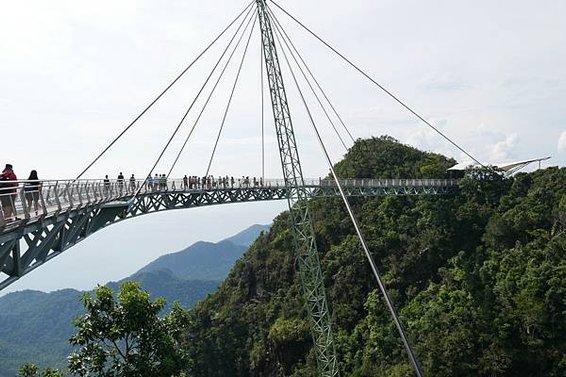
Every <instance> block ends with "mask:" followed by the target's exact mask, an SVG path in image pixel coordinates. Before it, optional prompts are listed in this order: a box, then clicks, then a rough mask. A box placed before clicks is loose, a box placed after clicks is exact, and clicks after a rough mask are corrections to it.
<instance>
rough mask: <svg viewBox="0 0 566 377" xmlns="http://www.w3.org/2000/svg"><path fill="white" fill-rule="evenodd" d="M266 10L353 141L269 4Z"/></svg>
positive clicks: (344, 124) (353, 141)
mask: <svg viewBox="0 0 566 377" xmlns="http://www.w3.org/2000/svg"><path fill="white" fill-rule="evenodd" d="M266 9H267V11H268V12H269V15H270V16H271V17H272V19H273V20H274V21H275V25H276V27H278V28H279V29H280V30H281V31H282V35H283V36H284V37H285V38H284V40H285V39H286V40H287V41H288V42H289V44H290V45H291V47H292V48H293V50H294V51H295V54H296V55H297V56H298V57H299V59H300V60H301V62H302V63H303V65H304V66H305V68H306V70H307V72H308V73H309V75H310V77H311V78H312V79H313V81H314V82H315V84H316V86H317V87H318V89H319V90H320V92H321V93H322V95H323V97H324V99H325V100H326V102H327V103H328V105H330V108H331V109H332V111H333V112H334V115H335V116H336V118H338V120H339V121H340V123H341V124H342V128H344V131H346V133H347V134H348V136H349V137H350V140H351V141H352V143H355V142H356V140H355V139H354V137H353V136H352V133H351V132H350V130H349V129H348V126H346V123H345V122H344V120H343V119H342V117H341V116H340V114H339V113H338V111H337V110H336V107H334V105H333V104H332V101H330V98H328V95H327V94H326V92H325V91H324V89H322V86H321V85H320V83H319V82H318V80H317V79H316V77H315V75H314V73H312V70H311V69H310V68H309V66H308V64H307V63H306V62H305V60H304V59H303V57H302V55H301V53H300V52H299V50H298V49H297V47H296V46H295V44H294V43H293V41H292V40H291V38H290V37H289V35H288V34H287V32H286V31H285V29H284V28H283V26H282V25H281V23H280V22H279V20H278V19H277V17H276V16H275V14H274V13H273V11H272V10H271V8H270V7H269V6H267V7H266Z"/></svg>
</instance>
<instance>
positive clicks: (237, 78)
mask: <svg viewBox="0 0 566 377" xmlns="http://www.w3.org/2000/svg"><path fill="white" fill-rule="evenodd" d="M256 22H257V18H255V17H254V23H253V25H252V28H251V31H250V35H249V36H248V41H247V43H246V48H245V49H244V54H243V55H242V60H241V61H240V66H239V67H238V73H237V74H236V79H235V80H234V86H233V87H232V92H231V93H230V98H229V99H228V104H227V105H226V110H225V111H224V116H223V118H222V123H221V124H220V129H219V130H218V136H217V137H216V142H215V143H214V149H213V150H212V155H211V156H210V161H209V162H208V167H207V168H206V174H205V175H204V176H205V177H208V174H209V173H210V167H211V166H212V161H213V160H214V155H215V154H216V148H217V147H218V142H219V141H220V136H221V135H222V130H223V129H224V125H225V123H226V118H227V117H228V111H230V105H231V104H232V99H233V98H234V93H235V92H236V87H237V86H238V80H239V78H240V73H242V67H243V66H244V62H245V60H246V55H247V53H248V47H249V46H250V41H251V39H252V35H253V31H254V29H255V25H256Z"/></svg>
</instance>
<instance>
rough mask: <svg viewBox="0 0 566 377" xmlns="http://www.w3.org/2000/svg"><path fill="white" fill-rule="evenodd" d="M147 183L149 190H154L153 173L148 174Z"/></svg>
mask: <svg viewBox="0 0 566 377" xmlns="http://www.w3.org/2000/svg"><path fill="white" fill-rule="evenodd" d="M145 183H146V184H147V189H148V190H149V191H153V177H152V176H151V174H149V175H148V176H147V178H146V179H145Z"/></svg>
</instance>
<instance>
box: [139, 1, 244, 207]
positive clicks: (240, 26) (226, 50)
mask: <svg viewBox="0 0 566 377" xmlns="http://www.w3.org/2000/svg"><path fill="white" fill-rule="evenodd" d="M252 9H253V8H251V9H250V10H249V11H248V14H247V15H246V17H244V19H243V20H242V22H241V23H240V25H239V26H238V29H237V30H236V32H235V33H234V35H233V36H232V39H230V42H228V45H227V46H226V48H225V49H224V51H223V52H222V55H221V56H220V58H219V59H218V61H217V62H216V64H215V65H214V67H213V68H212V70H211V71H210V74H209V75H208V77H207V78H206V80H205V82H204V84H203V85H202V87H201V88H200V90H199V92H198V93H197V95H196V97H195V99H194V100H193V102H192V103H191V105H190V106H189V108H188V109H187V111H186V112H185V114H184V115H183V118H182V119H181V121H180V122H179V124H178V125H177V128H175V130H174V132H173V134H172V135H171V137H170V138H169V140H168V141H167V143H166V144H165V146H164V147H163V150H162V151H161V153H160V154H159V157H158V158H157V160H156V161H155V163H154V164H153V167H152V168H151V169H150V171H149V173H148V176H151V174H152V173H153V171H154V170H155V168H156V167H157V165H158V164H159V162H160V161H161V158H162V157H163V155H164V154H165V151H166V150H167V148H169V145H170V144H171V142H172V141H173V139H174V138H175V136H176V135H177V132H179V129H180V128H181V126H182V125H183V123H184V121H185V119H186V118H187V116H188V115H189V113H190V111H191V110H192V108H193V106H194V105H195V103H196V102H197V100H198V98H199V97H200V95H201V94H202V92H203V91H204V89H205V87H206V85H207V84H208V82H209V81H210V79H211V78H212V76H213V75H214V72H215V71H216V68H218V66H219V65H220V63H221V61H222V59H223V58H224V56H225V55H226V53H227V52H228V50H229V48H230V46H231V45H232V42H234V39H236V36H237V35H238V33H239V32H240V29H241V28H242V26H243V25H244V24H245V22H246V19H247V18H248V16H249V15H250V13H251V14H252V18H250V20H251V19H253V18H254V17H253V13H255V12H252ZM248 23H249V21H248ZM146 184H147V179H145V180H144V181H143V183H142V184H141V185H140V187H139V188H138V189H137V191H136V193H135V194H134V196H133V197H132V199H134V198H136V197H137V196H138V195H139V193H140V192H141V190H142V189H143V187H144V186H145V185H146Z"/></svg>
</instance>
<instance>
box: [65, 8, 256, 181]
mask: <svg viewBox="0 0 566 377" xmlns="http://www.w3.org/2000/svg"><path fill="white" fill-rule="evenodd" d="M253 3H254V1H252V2H251V3H249V4H248V6H247V7H245V8H244V10H243V11H242V12H241V13H240V14H238V16H237V17H236V18H234V20H232V22H230V24H229V25H228V26H226V28H224V30H222V32H220V34H219V35H218V36H217V37H216V38H215V39H214V40H213V41H212V42H211V43H210V44H209V45H208V46H207V47H206V48H205V49H204V50H203V51H202V52H201V53H200V54H199V55H198V56H197V57H196V59H194V60H193V61H192V62H191V63H190V64H189V65H188V66H187V67H186V68H185V69H184V70H183V71H182V72H181V74H179V75H178V76H177V77H176V78H175V79H174V80H173V81H172V82H171V83H170V84H169V85H168V86H167V87H166V88H165V90H163V91H162V92H161V94H159V95H158V96H157V97H156V98H155V99H154V100H153V101H152V102H151V103H150V104H149V105H148V106H147V107H146V108H145V109H144V110H143V111H142V112H141V113H140V114H139V115H138V116H137V117H136V118H135V119H134V120H133V121H132V122H131V123H130V124H129V125H128V126H127V127H126V128H125V129H124V130H123V131H122V132H121V133H120V134H119V135H118V136H117V137H116V138H115V139H114V140H113V141H112V142H111V143H110V144H109V145H108V146H107V147H106V148H105V149H104V150H103V151H102V153H100V154H99V155H98V156H97V157H96V158H95V159H94V160H93V161H92V162H91V163H90V164H89V165H88V166H87V167H86V168H85V169H84V170H83V171H82V172H81V173H80V174H79V175H78V176H77V177H76V178H75V181H77V180H79V179H80V178H81V177H82V176H83V175H84V174H85V173H86V172H87V171H88V170H89V169H90V168H91V167H92V166H93V165H94V164H95V163H96V162H97V161H98V160H100V158H101V157H102V156H103V155H104V154H105V153H106V152H108V150H109V149H110V148H112V146H113V145H114V144H116V142H117V141H118V140H120V138H122V136H124V134H125V133H126V132H128V130H129V129H130V128H132V126H133V125H134V124H136V123H137V121H138V120H139V119H140V118H141V117H142V116H143V115H144V114H145V113H146V112H147V111H148V110H149V109H151V108H152V107H153V105H155V103H156V102H157V101H159V99H161V97H163V95H165V93H167V92H168V91H169V89H171V88H172V87H173V85H175V84H176V83H177V81H179V80H180V79H181V77H183V76H184V75H185V73H187V71H188V70H189V69H191V67H192V66H193V65H195V64H196V62H197V61H198V60H199V59H200V58H201V57H202V56H203V55H204V54H205V53H206V52H207V51H208V50H209V49H210V48H211V47H212V46H213V45H214V44H215V43H216V42H217V41H218V40H219V39H220V38H221V37H222V36H223V35H224V33H226V31H228V29H230V27H232V25H234V23H236V21H237V20H238V19H239V18H240V17H241V16H242V15H243V14H244V13H246V11H247V10H248V8H250V7H251V6H252V4H253Z"/></svg>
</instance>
